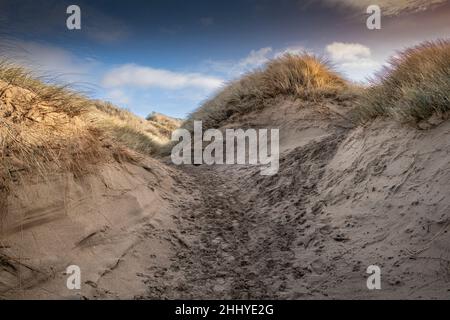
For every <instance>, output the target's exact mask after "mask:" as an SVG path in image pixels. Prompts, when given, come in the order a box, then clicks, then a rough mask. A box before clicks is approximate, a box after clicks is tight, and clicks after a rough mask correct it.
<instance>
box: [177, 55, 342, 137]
mask: <svg viewBox="0 0 450 320" xmlns="http://www.w3.org/2000/svg"><path fill="white" fill-rule="evenodd" d="M348 88H349V86H348V84H347V82H346V81H345V80H344V79H343V78H341V77H340V76H339V75H338V74H337V73H336V72H334V71H333V70H332V68H331V67H330V66H329V64H328V63H327V62H326V61H324V60H322V59H320V58H318V57H316V56H312V55H309V54H302V55H290V54H287V55H284V56H283V57H281V58H278V59H275V60H273V61H271V62H269V63H268V64H267V65H266V66H265V67H264V68H263V69H261V70H256V71H253V72H251V73H248V74H247V75H245V76H243V77H242V78H241V79H239V80H236V81H234V82H231V83H230V84H229V85H228V86H226V87H225V88H224V89H223V90H222V91H220V92H219V93H218V94H216V96H214V97H213V98H212V99H210V100H208V101H206V102H205V103H204V104H203V105H202V106H201V107H200V108H199V109H197V110H196V111H195V112H193V113H192V114H191V115H190V116H189V118H188V120H187V122H186V123H185V124H184V126H185V127H187V128H188V129H191V127H192V122H193V120H202V121H203V125H204V127H205V128H212V127H218V126H220V124H221V123H223V122H224V121H226V120H227V119H229V118H230V117H231V116H234V115H237V114H244V113H248V112H251V111H254V110H258V109H262V108H265V107H267V106H270V105H271V104H273V100H274V99H277V98H280V97H291V98H294V99H306V100H320V99H326V98H339V97H340V96H341V95H342V94H344V93H345V92H346V91H347V89H348Z"/></svg>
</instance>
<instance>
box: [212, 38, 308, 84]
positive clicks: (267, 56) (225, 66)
mask: <svg viewBox="0 0 450 320" xmlns="http://www.w3.org/2000/svg"><path fill="white" fill-rule="evenodd" d="M304 52H306V50H305V49H304V48H303V47H301V46H291V47H286V48H282V49H279V50H274V49H273V48H272V47H264V48H260V49H257V50H251V51H250V53H249V54H248V55H247V56H245V57H243V58H241V59H239V60H236V61H207V62H206V65H207V69H208V70H210V71H213V72H217V73H221V74H224V75H225V76H226V77H233V78H235V77H239V76H241V75H242V74H244V73H245V72H249V71H252V70H254V69H257V68H260V67H262V66H263V65H265V64H266V63H268V62H269V61H270V60H271V59H274V58H279V57H281V56H282V55H284V54H288V53H289V54H301V53H304Z"/></svg>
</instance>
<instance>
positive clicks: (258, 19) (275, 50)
mask: <svg viewBox="0 0 450 320" xmlns="http://www.w3.org/2000/svg"><path fill="white" fill-rule="evenodd" d="M71 4H77V5H78V6H79V7H80V8H81V17H82V29H81V30H74V31H69V30H68V29H67V28H66V18H67V14H66V8H67V7H68V6H69V5H71ZM370 4H378V5H380V7H381V9H382V13H383V17H382V28H381V30H375V31H374V30H368V29H367V27H366V19H367V15H366V8H367V6H368V5H370ZM448 21H450V3H449V1H447V0H427V1H422V0H395V1H394V0H380V1H375V0H358V1H357V0H306V1H298V0H297V1H294V0H292V1H291V0H279V1H269V0H241V1H233V0H231V1H212V0H210V1H195V0H193V1H173V0H165V1H148V0H147V1H135V0H128V1H113V0H108V1H106V0H96V1H79V0H75V1H65V0H63V1H60V0H58V1H56V0H48V1H39V2H37V1H29V0H14V1H13V0H2V1H1V2H0V30H1V31H0V37H1V39H2V44H1V46H0V49H1V50H2V52H3V53H4V55H9V56H10V58H11V59H14V60H17V61H19V62H20V63H22V64H24V65H27V66H28V67H30V68H31V69H33V70H35V71H36V72H37V73H39V74H43V75H51V76H52V77H54V78H56V79H55V80H57V81H61V82H71V83H74V85H75V86H77V87H78V88H80V89H83V90H85V91H86V92H87V93H88V94H89V95H90V96H92V97H94V98H101V99H105V100H109V101H111V102H113V103H115V104H117V105H119V106H121V107H125V108H128V109H130V110H131V111H133V112H135V113H137V114H138V115H140V116H146V115H147V114H149V113H150V112H152V111H157V112H161V113H165V114H168V115H171V116H175V117H184V116H185V115H186V114H187V113H189V112H190V111H192V110H194V109H195V108H196V107H198V106H199V105H200V104H201V102H202V101H204V100H205V99H207V98H208V97H210V96H211V95H212V94H214V92H215V91H217V90H219V89H220V88H221V87H222V86H223V85H224V84H226V82H227V81H229V80H231V79H234V78H236V77H239V76H240V75H241V74H242V73H244V72H246V71H249V70H252V69H254V68H258V67H261V66H262V65H263V64H264V63H266V62H267V61H268V60H269V59H272V58H274V57H276V56H278V55H280V54H283V53H284V52H291V53H297V52H301V51H303V50H306V51H309V52H313V53H315V54H318V55H322V56H325V57H326V58H328V59H329V60H330V61H331V62H332V63H333V64H334V65H335V66H336V68H337V69H338V70H339V71H341V72H342V73H343V74H344V75H345V76H346V77H348V78H349V79H351V80H355V81H366V78H367V77H369V76H371V75H373V74H374V72H376V71H377V70H380V69H381V67H382V65H383V63H385V61H386V59H387V58H388V57H389V56H391V55H393V54H395V52H396V51H398V50H400V49H403V48H404V47H406V46H410V45H414V44H417V43H418V42H421V41H423V40H432V39H436V38H448V37H449V36H450V24H449V22H448Z"/></svg>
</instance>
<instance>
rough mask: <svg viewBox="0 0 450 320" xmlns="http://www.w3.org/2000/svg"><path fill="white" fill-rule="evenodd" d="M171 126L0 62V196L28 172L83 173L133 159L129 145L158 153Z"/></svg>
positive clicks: (34, 174)
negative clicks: (115, 162) (100, 166)
mask: <svg viewBox="0 0 450 320" xmlns="http://www.w3.org/2000/svg"><path fill="white" fill-rule="evenodd" d="M170 128H171V127H170V126H169V125H168V124H166V123H165V122H164V123H158V122H156V121H146V120H144V119H141V118H138V117H137V116H134V115H133V114H132V113H130V112H128V111H126V110H122V109H119V108H117V107H115V106H113V105H111V104H109V103H105V102H100V101H95V100H90V99H88V98H86V97H84V96H82V95H80V94H78V93H77V92H75V91H72V90H70V89H69V88H68V87H67V86H58V85H52V84H49V83H46V82H45V81H42V80H39V79H38V78H36V77H34V76H33V75H32V74H30V73H28V72H27V71H25V70H24V69H23V68H21V67H19V66H16V65H13V64H10V63H7V62H0V195H1V194H2V193H4V192H3V191H5V190H6V191H7V190H8V189H9V188H10V186H11V183H16V182H19V181H20V179H21V178H22V177H23V176H25V175H28V174H32V175H33V176H41V177H44V178H45V177H46V176H47V175H49V174H50V173H53V172H72V173H74V174H81V173H83V172H87V171H89V168H90V167H92V165H93V164H96V163H100V162H105V161H109V160H112V159H115V160H116V161H117V160H119V161H120V160H121V159H122V160H123V159H130V153H129V152H128V151H127V150H126V149H125V148H124V146H125V147H129V148H132V149H134V150H136V151H139V152H141V153H145V154H152V153H156V152H158V148H159V146H160V145H161V144H164V143H166V142H167V141H168V140H169V137H168V135H169V133H168V131H169V130H170Z"/></svg>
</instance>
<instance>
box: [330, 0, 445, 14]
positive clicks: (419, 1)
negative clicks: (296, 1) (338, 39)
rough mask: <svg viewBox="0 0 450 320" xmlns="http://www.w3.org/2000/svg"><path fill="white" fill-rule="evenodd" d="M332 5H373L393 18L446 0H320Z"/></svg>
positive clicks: (359, 8)
mask: <svg viewBox="0 0 450 320" xmlns="http://www.w3.org/2000/svg"><path fill="white" fill-rule="evenodd" d="M322 1H325V2H327V3H329V4H332V5H340V6H343V7H350V8H355V9H358V10H361V12H362V13H365V12H366V11H365V9H366V8H367V7H368V6H370V5H373V4H377V5H379V6H380V8H381V10H382V13H383V15H385V16H395V15H399V14H401V13H410V12H418V11H423V10H427V9H428V8H430V7H432V6H435V5H439V4H443V3H445V2H446V1H447V0H376V1H374V0H322Z"/></svg>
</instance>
